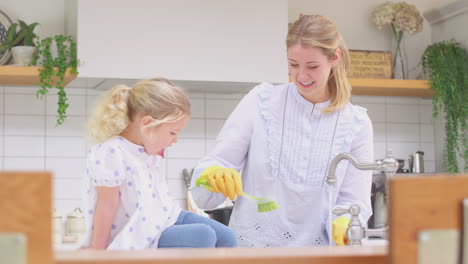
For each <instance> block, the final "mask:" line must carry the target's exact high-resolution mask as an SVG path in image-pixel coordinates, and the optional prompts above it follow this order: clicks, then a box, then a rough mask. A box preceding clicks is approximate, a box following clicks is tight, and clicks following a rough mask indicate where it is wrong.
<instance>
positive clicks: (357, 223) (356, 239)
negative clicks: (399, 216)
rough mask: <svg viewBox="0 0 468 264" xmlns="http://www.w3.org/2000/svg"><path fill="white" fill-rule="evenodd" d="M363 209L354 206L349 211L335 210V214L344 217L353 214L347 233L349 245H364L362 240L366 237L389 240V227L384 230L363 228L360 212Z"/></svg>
mask: <svg viewBox="0 0 468 264" xmlns="http://www.w3.org/2000/svg"><path fill="white" fill-rule="evenodd" d="M360 211H361V209H360V208H359V205H357V204H353V205H351V206H350V207H349V209H343V208H337V209H335V210H333V213H335V214H337V215H342V214H346V213H349V214H351V221H350V222H349V226H348V230H347V231H346V236H347V237H348V241H349V242H348V245H359V246H360V245H362V239H363V238H366V237H381V238H383V239H387V231H388V228H387V227H383V228H376V229H370V228H364V227H363V226H362V223H361V220H359V212H360Z"/></svg>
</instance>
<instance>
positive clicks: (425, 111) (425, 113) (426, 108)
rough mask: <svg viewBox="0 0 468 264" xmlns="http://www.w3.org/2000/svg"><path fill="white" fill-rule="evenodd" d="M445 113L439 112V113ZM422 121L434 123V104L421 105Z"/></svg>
mask: <svg viewBox="0 0 468 264" xmlns="http://www.w3.org/2000/svg"><path fill="white" fill-rule="evenodd" d="M440 114H442V115H443V113H442V112H439V115H440ZM419 116H420V122H421V123H423V124H434V119H433V117H432V105H420V106H419Z"/></svg>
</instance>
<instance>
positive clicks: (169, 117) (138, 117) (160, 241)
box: [83, 79, 237, 250]
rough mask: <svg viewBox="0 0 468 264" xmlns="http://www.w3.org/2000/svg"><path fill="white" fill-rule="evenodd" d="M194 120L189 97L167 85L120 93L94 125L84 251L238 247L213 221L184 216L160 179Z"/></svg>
mask: <svg viewBox="0 0 468 264" xmlns="http://www.w3.org/2000/svg"><path fill="white" fill-rule="evenodd" d="M189 118H190V103H189V100H188V98H187V96H186V95H185V94H184V92H183V91H182V90H181V89H180V88H178V87H176V86H174V84H173V83H172V82H170V81H169V80H166V79H152V80H145V81H141V82H139V83H137V84H136V85H135V86H134V87H133V88H129V87H127V86H124V85H119V86H116V87H114V88H112V89H111V90H110V91H109V92H108V93H107V94H106V95H105V97H104V98H103V99H102V101H101V102H100V104H98V106H97V107H96V109H95V111H94V114H93V115H92V117H91V119H90V121H89V127H88V128H89V135H90V137H91V138H92V139H94V140H95V141H97V142H100V144H98V145H96V146H94V147H92V148H91V150H90V151H89V153H88V158H87V170H86V174H87V175H86V188H85V190H84V191H85V192H86V195H85V197H86V201H85V206H84V207H85V208H86V213H87V214H88V215H87V216H88V217H87V227H88V235H87V237H86V238H85V239H84V241H83V247H84V248H90V249H109V250H122V249H124V250H125V249H126V250H134V249H145V248H157V247H160V248H161V247H234V246H236V245H237V242H236V238H235V235H234V233H233V232H232V231H231V230H230V229H228V228H227V227H226V226H224V225H222V224H221V223H218V222H216V221H214V220H211V219H209V218H205V217H201V216H198V215H196V214H193V213H190V212H187V211H183V210H181V209H180V208H179V206H178V204H177V203H176V202H174V201H173V199H172V198H171V197H170V196H169V192H168V188H167V185H166V179H165V177H164V176H163V175H161V173H160V172H159V167H160V164H159V163H160V160H161V158H163V157H164V149H165V148H166V147H169V146H171V145H172V144H173V143H176V142H177V136H178V134H179V133H180V131H181V130H182V129H183V128H184V127H185V125H186V124H187V122H188V120H189Z"/></svg>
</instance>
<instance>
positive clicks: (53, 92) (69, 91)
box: [47, 86, 88, 97]
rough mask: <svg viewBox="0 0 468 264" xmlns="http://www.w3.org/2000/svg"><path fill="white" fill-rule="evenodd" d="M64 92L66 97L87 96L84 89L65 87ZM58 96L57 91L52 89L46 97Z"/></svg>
mask: <svg viewBox="0 0 468 264" xmlns="http://www.w3.org/2000/svg"><path fill="white" fill-rule="evenodd" d="M65 92H66V93H67V97H68V96H70V95H71V96H74V95H86V94H88V91H87V89H86V88H79V87H68V86H67V87H65ZM57 94H58V89H56V88H52V89H50V91H49V92H48V93H47V96H49V95H51V96H56V95H57Z"/></svg>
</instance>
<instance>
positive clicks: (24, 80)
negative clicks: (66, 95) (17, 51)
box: [0, 66, 76, 86]
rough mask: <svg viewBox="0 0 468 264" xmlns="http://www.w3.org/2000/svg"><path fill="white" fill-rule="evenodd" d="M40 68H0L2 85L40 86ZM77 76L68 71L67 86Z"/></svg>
mask: <svg viewBox="0 0 468 264" xmlns="http://www.w3.org/2000/svg"><path fill="white" fill-rule="evenodd" d="M39 68H40V67H38V66H0V85H39ZM75 78H76V75H74V74H71V73H70V69H67V72H66V73H65V86H66V85H67V84H69V83H70V82H71V81H72V80H73V79H75Z"/></svg>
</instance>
